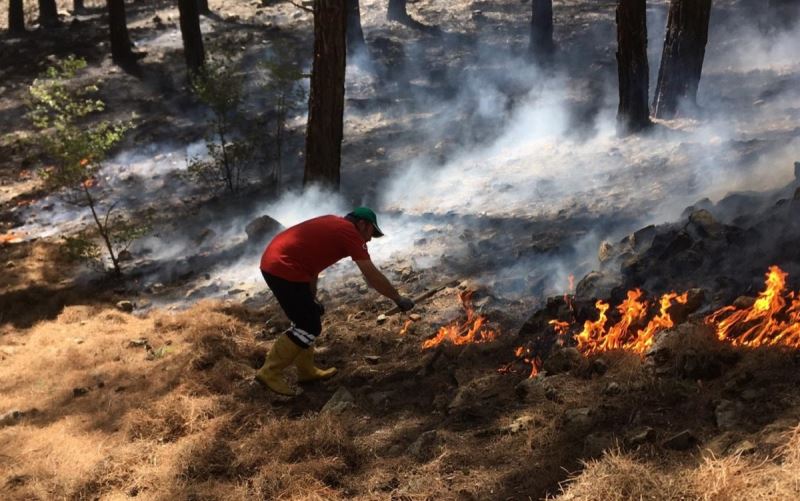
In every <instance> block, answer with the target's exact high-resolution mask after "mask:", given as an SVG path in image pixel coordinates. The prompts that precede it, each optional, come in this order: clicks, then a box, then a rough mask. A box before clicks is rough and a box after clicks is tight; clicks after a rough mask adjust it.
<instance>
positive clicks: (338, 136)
mask: <svg viewBox="0 0 800 501" xmlns="http://www.w3.org/2000/svg"><path fill="white" fill-rule="evenodd" d="M346 30H347V14H346V8H345V5H344V2H342V1H341V0H314V64H313V67H312V70H311V91H310V93H309V98H308V127H307V130H306V165H305V173H304V176H303V185H305V186H308V185H311V184H319V185H322V186H324V187H326V188H330V189H333V190H338V189H339V171H340V166H341V161H342V159H341V154H342V135H343V124H342V119H343V116H344V75H345V64H346V57H347V56H346V48H345V43H346V40H345V38H346V37H345V32H346Z"/></svg>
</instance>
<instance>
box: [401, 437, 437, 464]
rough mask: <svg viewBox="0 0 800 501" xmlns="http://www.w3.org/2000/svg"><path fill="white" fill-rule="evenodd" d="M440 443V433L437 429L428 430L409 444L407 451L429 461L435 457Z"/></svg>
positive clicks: (415, 456)
mask: <svg viewBox="0 0 800 501" xmlns="http://www.w3.org/2000/svg"><path fill="white" fill-rule="evenodd" d="M438 443H439V434H438V433H437V432H436V430H430V431H426V432H424V433H423V434H421V435H420V436H419V437H417V439H416V440H414V442H413V443H412V444H411V445H409V446H408V449H406V452H407V453H408V454H409V455H411V456H413V457H414V458H416V459H418V460H419V461H427V460H429V459H431V458H432V457H433V454H434V452H435V449H436V446H437V445H438Z"/></svg>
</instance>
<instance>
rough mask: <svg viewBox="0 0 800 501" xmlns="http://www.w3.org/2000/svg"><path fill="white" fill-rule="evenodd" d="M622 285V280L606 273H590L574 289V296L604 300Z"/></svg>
mask: <svg viewBox="0 0 800 501" xmlns="http://www.w3.org/2000/svg"><path fill="white" fill-rule="evenodd" d="M620 285H622V280H621V279H620V278H619V277H618V276H616V275H612V274H611V273H609V272H606V271H591V272H589V274H588V275H586V276H585V277H583V278H582V279H581V281H580V282H578V285H577V286H576V287H575V296H576V297H578V298H584V299H594V298H606V297H609V296H611V291H612V290H613V289H615V288H616V287H619V286H620Z"/></svg>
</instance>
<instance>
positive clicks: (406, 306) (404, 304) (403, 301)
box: [395, 296, 414, 312]
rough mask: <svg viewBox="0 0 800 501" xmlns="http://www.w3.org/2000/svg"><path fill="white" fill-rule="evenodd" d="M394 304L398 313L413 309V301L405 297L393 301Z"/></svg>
mask: <svg viewBox="0 0 800 501" xmlns="http://www.w3.org/2000/svg"><path fill="white" fill-rule="evenodd" d="M395 304H396V305H397V307H398V308H400V311H402V312H406V311H408V310H410V309H411V308H413V307H414V301H412V300H411V299H410V298H407V297H405V296H400V299H398V300H397V301H395Z"/></svg>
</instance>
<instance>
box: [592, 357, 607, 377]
mask: <svg viewBox="0 0 800 501" xmlns="http://www.w3.org/2000/svg"><path fill="white" fill-rule="evenodd" d="M589 372H590V373H591V374H597V375H598V376H602V375H603V374H605V373H606V372H608V362H606V361H605V359H603V358H600V357H598V358H595V359H594V360H592V364H591V366H590V367H589Z"/></svg>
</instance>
